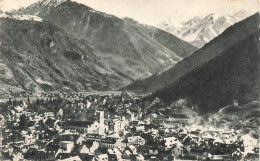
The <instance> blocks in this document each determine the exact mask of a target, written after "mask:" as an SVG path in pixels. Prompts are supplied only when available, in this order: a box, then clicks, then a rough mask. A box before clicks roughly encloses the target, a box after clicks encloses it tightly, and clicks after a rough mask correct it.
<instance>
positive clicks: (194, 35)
mask: <svg viewBox="0 0 260 161" xmlns="http://www.w3.org/2000/svg"><path fill="white" fill-rule="evenodd" d="M246 15H247V13H246V12H245V11H244V10H241V11H239V12H237V13H235V14H234V15H228V14H225V15H224V14H216V13H211V14H208V15H206V16H204V17H198V16H196V17H194V18H192V19H189V20H188V21H186V22H183V23H181V24H180V23H176V21H172V22H170V21H165V20H164V21H163V22H162V23H161V24H160V25H158V26H157V27H158V28H160V29H162V30H165V31H167V32H169V33H172V34H173V35H175V36H177V37H179V38H181V39H183V40H185V41H188V42H190V43H192V44H193V45H194V46H197V47H202V46H203V45H204V44H205V43H207V42H209V41H211V40H212V39H213V38H215V37H216V36H218V35H219V34H221V33H222V32H223V31H224V30H226V29H227V28H228V27H229V26H231V25H233V24H235V23H237V22H238V21H240V20H242V18H245V17H247V16H246Z"/></svg>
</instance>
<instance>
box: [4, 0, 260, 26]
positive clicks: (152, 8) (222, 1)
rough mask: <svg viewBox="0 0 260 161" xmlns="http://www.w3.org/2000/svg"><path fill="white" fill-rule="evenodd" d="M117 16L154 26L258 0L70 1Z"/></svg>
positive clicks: (12, 3)
mask: <svg viewBox="0 0 260 161" xmlns="http://www.w3.org/2000/svg"><path fill="white" fill-rule="evenodd" d="M37 1H38V0H0V10H3V11H8V10H12V9H18V8H21V7H26V6H29V5H30V4H32V3H35V2H37ZM72 1H77V2H79V3H83V4H85V5H87V6H89V7H91V8H93V9H96V10H98V11H102V12H105V13H108V14H112V15H115V16H117V17H120V18H122V17H130V18H133V19H135V20H137V21H139V22H141V23H145V24H150V25H156V24H159V23H160V22H162V21H163V20H166V19H168V20H171V21H172V20H177V21H185V20H188V19H190V18H193V17H195V16H200V17H203V16H205V15H207V14H210V13H217V14H234V13H235V12H237V11H239V10H242V9H243V10H245V11H247V12H248V13H249V14H253V13H255V12H258V11H259V1H260V0H72Z"/></svg>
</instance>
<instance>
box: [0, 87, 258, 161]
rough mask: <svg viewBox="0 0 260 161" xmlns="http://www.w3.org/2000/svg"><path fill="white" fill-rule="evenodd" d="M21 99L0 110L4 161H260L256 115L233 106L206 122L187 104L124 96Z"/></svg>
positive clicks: (58, 95)
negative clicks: (243, 114) (244, 116)
mask: <svg viewBox="0 0 260 161" xmlns="http://www.w3.org/2000/svg"><path fill="white" fill-rule="evenodd" d="M23 97H24V98H25V99H20V100H17V99H15V98H9V99H8V100H7V101H5V102H3V103H2V105H1V118H0V119H1V131H2V133H1V137H0V138H2V140H1V144H0V147H1V160H14V161H19V160H49V161H51V160H58V161H121V160H122V161H150V160H157V161H163V160H165V161H172V160H209V161H210V160H214V161H217V160H218V161H220V160H223V161H224V160H227V161H228V160H230V161H231V160H232V161H233V160H248V161H249V160H250V161H252V160H258V159H259V146H258V145H259V135H258V134H259V128H258V127H259V116H257V115H255V116H252V117H250V118H247V119H246V120H243V119H241V117H240V114H239V112H234V111H239V108H241V107H240V106H239V102H238V101H236V100H234V101H233V103H232V101H231V105H230V106H227V107H225V108H223V109H222V110H221V111H220V113H219V114H218V116H216V115H217V114H215V115H212V116H210V117H209V118H208V119H206V118H204V117H202V116H199V115H198V114H197V113H196V112H195V111H196V110H194V109H195V107H194V106H193V105H192V104H191V103H190V102H189V101H187V100H185V99H179V100H177V101H175V102H174V103H173V104H172V105H171V106H165V105H164V104H163V103H162V101H161V100H160V99H159V98H156V99H154V100H150V99H147V97H145V96H144V95H133V94H131V95H130V94H128V93H126V92H122V93H119V94H104V95H100V94H94V95H84V94H83V93H70V94H67V93H48V94H47V93H42V94H38V95H37V96H35V98H36V99H32V98H33V96H32V95H31V94H27V95H24V96H23ZM253 104H254V103H253ZM251 106H252V105H251ZM254 106H257V108H258V107H259V104H258V103H255V105H254ZM230 111H231V112H232V114H228V115H226V116H228V117H226V116H225V112H230Z"/></svg>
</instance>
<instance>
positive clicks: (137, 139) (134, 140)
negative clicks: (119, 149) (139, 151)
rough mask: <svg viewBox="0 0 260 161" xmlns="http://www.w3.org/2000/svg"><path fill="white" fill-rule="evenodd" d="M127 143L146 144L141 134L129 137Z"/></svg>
mask: <svg viewBox="0 0 260 161" xmlns="http://www.w3.org/2000/svg"><path fill="white" fill-rule="evenodd" d="M127 143H128V145H144V144H145V139H144V138H142V137H141V136H131V137H127Z"/></svg>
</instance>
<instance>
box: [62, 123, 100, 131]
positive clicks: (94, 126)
mask: <svg viewBox="0 0 260 161" xmlns="http://www.w3.org/2000/svg"><path fill="white" fill-rule="evenodd" d="M98 126H99V124H98V122H96V121H95V122H93V121H66V122H65V123H64V125H63V127H64V129H66V130H75V131H77V132H78V133H80V134H85V133H98Z"/></svg>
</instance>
